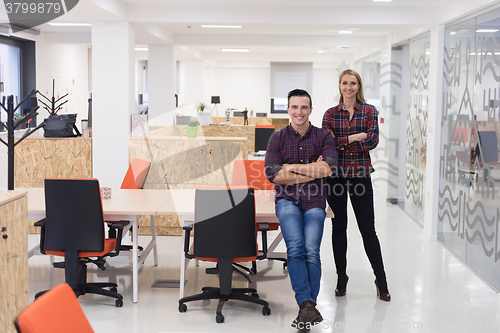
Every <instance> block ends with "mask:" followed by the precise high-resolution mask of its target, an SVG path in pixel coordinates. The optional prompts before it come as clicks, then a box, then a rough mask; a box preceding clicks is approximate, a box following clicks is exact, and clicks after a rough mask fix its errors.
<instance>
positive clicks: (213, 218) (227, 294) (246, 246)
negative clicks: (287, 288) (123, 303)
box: [179, 188, 271, 323]
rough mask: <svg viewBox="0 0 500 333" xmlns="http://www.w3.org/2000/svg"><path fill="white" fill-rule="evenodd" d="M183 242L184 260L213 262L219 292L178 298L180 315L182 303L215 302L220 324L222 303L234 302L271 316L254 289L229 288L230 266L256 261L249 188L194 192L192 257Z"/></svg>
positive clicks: (208, 290) (211, 289)
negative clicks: (231, 300)
mask: <svg viewBox="0 0 500 333" xmlns="http://www.w3.org/2000/svg"><path fill="white" fill-rule="evenodd" d="M185 241H186V243H185V245H184V252H185V255H186V257H187V258H189V259H193V258H195V259H198V260H205V261H216V262H217V270H218V274H219V288H215V287H204V288H203V289H202V293H201V294H197V295H192V296H187V297H183V298H181V299H180V300H179V311H180V312H185V311H187V306H186V304H184V303H186V302H191V301H196V300H204V299H218V300H219V304H218V306H217V311H216V321H217V323H222V322H224V316H223V315H222V307H223V305H224V303H225V302H226V301H228V300H230V299H237V300H241V301H245V302H251V303H256V304H259V305H262V306H263V308H262V314H263V315H269V314H270V313H271V309H270V308H269V303H267V302H266V301H264V300H262V299H260V298H259V296H258V294H257V291H256V290H255V289H253V288H232V287H231V284H232V274H233V270H234V268H233V263H234V262H244V261H255V258H256V257H257V240H256V232H255V198H254V190H253V188H198V189H196V195H195V214H194V240H193V242H194V244H193V246H194V253H193V254H191V253H189V248H190V246H189V237H186V238H185ZM208 270H210V269H207V271H208ZM247 294H250V295H247Z"/></svg>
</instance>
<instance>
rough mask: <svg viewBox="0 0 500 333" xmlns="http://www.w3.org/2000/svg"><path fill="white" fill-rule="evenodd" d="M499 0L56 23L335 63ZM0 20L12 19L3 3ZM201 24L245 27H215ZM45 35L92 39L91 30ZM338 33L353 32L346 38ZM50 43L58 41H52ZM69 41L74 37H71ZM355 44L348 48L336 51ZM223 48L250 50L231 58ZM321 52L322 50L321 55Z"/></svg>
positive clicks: (178, 45)
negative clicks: (103, 24)
mask: <svg viewBox="0 0 500 333" xmlns="http://www.w3.org/2000/svg"><path fill="white" fill-rule="evenodd" d="M499 3H500V1H499V0H474V1H472V0H392V1H391V2H374V1H372V0H307V1H305V0H80V1H79V3H78V4H77V6H76V7H75V8H74V9H73V10H71V11H70V12H69V13H67V14H65V15H63V16H61V17H60V18H58V19H56V20H55V22H92V21H124V20H127V21H129V22H131V23H132V24H133V25H134V27H135V36H136V43H137V45H144V46H146V45H147V44H151V43H155V44H157V43H173V44H174V45H175V49H176V55H177V56H178V57H182V58H186V57H187V58H201V59H205V60H212V61H218V60H226V61H236V60H253V61H256V60H257V61H259V60H262V61H319V62H321V61H332V60H331V59H332V57H339V56H340V57H359V56H360V55H367V54H370V53H373V52H375V51H377V50H380V49H381V48H382V47H383V46H384V45H387V42H388V41H389V42H390V43H391V44H393V43H397V42H399V41H401V39H404V38H408V36H412V35H417V34H420V33H422V32H425V31H427V30H429V29H430V28H431V27H432V26H435V25H437V24H446V23H448V22H450V21H452V20H456V19H457V18H460V17H464V16H465V15H467V14H469V13H473V12H477V11H478V10H481V9H484V8H485V7H493V6H497V5H498V4H499ZM0 7H1V9H0V21H1V20H2V18H4V20H3V21H4V22H6V14H5V12H3V13H2V11H4V8H3V6H0ZM202 24H220V25H241V26H242V28H240V29H215V28H212V29H209V28H202V27H201V25H202ZM38 28H39V29H40V30H41V31H45V32H54V33H57V34H66V35H67V34H75V36H76V35H77V34H76V33H77V32H78V33H80V34H79V35H80V36H81V35H82V33H83V34H88V35H89V36H90V31H91V28H90V27H84V28H82V27H79V28H76V27H72V28H68V27H53V26H50V25H48V24H43V25H41V26H39V27H38ZM339 30H352V31H353V33H352V34H349V35H343V34H340V33H339ZM51 40H54V38H53V39H51ZM64 40H66V41H67V40H68V38H67V36H66V37H65V38H64ZM339 45H349V48H348V49H338V46H339ZM222 47H240V48H249V49H250V52H249V53H238V54H234V53H232V54H227V53H223V52H221V50H220V49H221V48H222ZM319 50H321V51H323V52H322V53H318V51H319Z"/></svg>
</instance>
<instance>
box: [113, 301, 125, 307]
mask: <svg viewBox="0 0 500 333" xmlns="http://www.w3.org/2000/svg"><path fill="white" fill-rule="evenodd" d="M115 306H116V307H117V308H121V307H123V300H122V299H117V300H116V301H115Z"/></svg>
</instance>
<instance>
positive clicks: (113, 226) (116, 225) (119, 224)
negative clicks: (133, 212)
mask: <svg viewBox="0 0 500 333" xmlns="http://www.w3.org/2000/svg"><path fill="white" fill-rule="evenodd" d="M106 224H107V225H108V228H109V229H108V237H109V238H116V230H119V229H122V230H123V228H125V227H126V226H127V225H129V224H130V221H128V220H120V221H110V222H106Z"/></svg>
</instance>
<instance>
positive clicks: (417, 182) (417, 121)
mask: <svg viewBox="0 0 500 333" xmlns="http://www.w3.org/2000/svg"><path fill="white" fill-rule="evenodd" d="M409 53H410V64H409V65H410V68H409V73H410V94H409V99H408V109H407V123H406V135H407V136H406V170H405V173H406V181H405V203H404V209H405V211H406V212H407V213H408V214H409V215H410V216H411V217H412V218H413V219H414V220H415V221H416V222H417V223H418V224H420V225H421V226H423V218H424V209H425V207H424V193H425V166H426V153H427V118H428V107H429V67H430V66H429V56H430V36H429V35H425V36H423V37H420V38H418V39H415V40H411V41H410V43H409Z"/></svg>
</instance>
